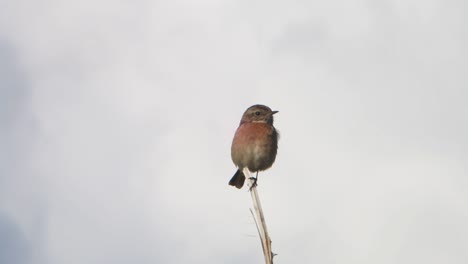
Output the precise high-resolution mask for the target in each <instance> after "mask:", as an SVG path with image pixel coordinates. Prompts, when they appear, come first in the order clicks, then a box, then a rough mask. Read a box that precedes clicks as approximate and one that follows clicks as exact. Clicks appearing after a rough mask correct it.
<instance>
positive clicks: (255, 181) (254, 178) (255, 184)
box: [249, 177, 257, 191]
mask: <svg viewBox="0 0 468 264" xmlns="http://www.w3.org/2000/svg"><path fill="white" fill-rule="evenodd" d="M249 180H253V183H252V185H251V186H250V188H249V191H252V188H254V187H257V177H250V178H249Z"/></svg>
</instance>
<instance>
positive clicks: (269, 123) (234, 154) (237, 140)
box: [229, 105, 278, 189]
mask: <svg viewBox="0 0 468 264" xmlns="http://www.w3.org/2000/svg"><path fill="white" fill-rule="evenodd" d="M277 112H278V111H272V110H271V109H270V108H269V107H267V106H264V105H253V106H251V107H249V108H248V109H247V110H246V111H245V112H244V114H243V116H242V119H241V122H240V124H239V127H238V128H237V130H236V134H235V135H234V139H233V141H232V146H231V158H232V161H233V162H234V164H235V165H236V166H237V168H238V170H237V171H236V173H235V174H234V176H233V177H232V178H231V180H230V181H229V185H232V186H235V187H236V188H238V189H240V188H242V186H243V185H244V182H245V175H244V173H243V172H242V171H243V169H244V168H248V169H249V170H250V171H251V172H257V173H258V171H263V170H266V169H268V168H270V167H271V166H272V165H273V163H274V162H275V158H276V153H277V150H278V132H277V131H276V129H275V127H274V126H273V115H274V114H276V113H277Z"/></svg>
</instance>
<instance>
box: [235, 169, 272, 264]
mask: <svg viewBox="0 0 468 264" xmlns="http://www.w3.org/2000/svg"><path fill="white" fill-rule="evenodd" d="M243 172H244V175H245V177H246V178H247V187H248V188H250V195H251V197H252V202H253V206H254V211H255V214H253V213H252V214H253V215H254V220H255V224H256V225H257V230H258V233H259V235H260V241H261V243H262V249H263V255H264V256H265V263H266V264H273V256H274V254H273V253H272V252H271V239H270V236H269V235H268V231H267V226H266V221H265V216H264V215H263V210H262V205H261V203H260V198H259V196H258V192H257V186H256V185H255V181H254V180H253V179H252V175H251V173H250V171H249V169H247V168H246V169H244V171H243ZM251 212H252V210H251Z"/></svg>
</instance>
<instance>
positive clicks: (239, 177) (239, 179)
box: [229, 170, 245, 189]
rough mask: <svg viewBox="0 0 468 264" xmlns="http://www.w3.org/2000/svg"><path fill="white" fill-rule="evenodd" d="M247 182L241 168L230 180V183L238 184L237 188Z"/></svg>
mask: <svg viewBox="0 0 468 264" xmlns="http://www.w3.org/2000/svg"><path fill="white" fill-rule="evenodd" d="M244 182H245V175H244V173H243V172H242V171H241V170H237V171H236V173H235V174H234V176H232V178H231V180H230V181H229V185H232V186H236V188H237V189H240V188H242V186H244Z"/></svg>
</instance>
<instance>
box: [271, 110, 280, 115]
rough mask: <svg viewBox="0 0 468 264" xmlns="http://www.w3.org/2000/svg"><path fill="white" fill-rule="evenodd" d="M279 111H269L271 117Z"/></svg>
mask: <svg viewBox="0 0 468 264" xmlns="http://www.w3.org/2000/svg"><path fill="white" fill-rule="evenodd" d="M278 112H279V111H271V115H274V114H276V113H278Z"/></svg>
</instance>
